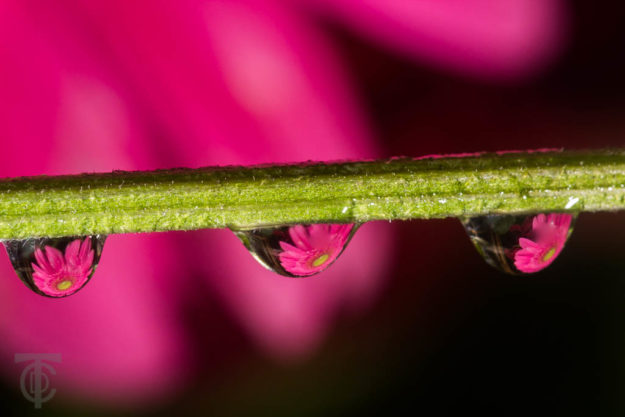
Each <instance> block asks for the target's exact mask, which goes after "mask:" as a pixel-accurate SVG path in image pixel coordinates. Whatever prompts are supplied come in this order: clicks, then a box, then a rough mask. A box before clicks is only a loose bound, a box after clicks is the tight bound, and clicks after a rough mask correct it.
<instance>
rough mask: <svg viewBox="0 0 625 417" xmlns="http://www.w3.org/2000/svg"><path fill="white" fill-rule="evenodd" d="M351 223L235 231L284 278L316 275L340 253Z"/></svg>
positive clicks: (260, 259)
mask: <svg viewBox="0 0 625 417" xmlns="http://www.w3.org/2000/svg"><path fill="white" fill-rule="evenodd" d="M357 228H358V226H357V225H355V224H310V225H301V224H298V225H295V226H280V227H268V228H261V229H254V230H246V231H235V233H236V235H237V236H238V237H239V239H241V242H243V244H244V245H245V247H246V248H247V249H248V250H249V251H250V253H251V254H252V256H254V258H256V260H257V261H258V262H260V263H261V264H262V265H263V266H264V267H266V268H267V269H269V270H272V271H274V272H277V273H278V274H280V275H284V276H287V277H306V276H310V275H315V274H318V273H319V272H321V271H323V270H324V269H326V268H327V267H328V266H330V265H331V264H332V263H333V262H334V261H335V260H336V259H337V258H338V257H339V255H340V254H341V252H343V249H345V247H346V246H347V244H348V243H349V241H350V239H351V238H352V236H353V235H354V233H355V232H356V229H357Z"/></svg>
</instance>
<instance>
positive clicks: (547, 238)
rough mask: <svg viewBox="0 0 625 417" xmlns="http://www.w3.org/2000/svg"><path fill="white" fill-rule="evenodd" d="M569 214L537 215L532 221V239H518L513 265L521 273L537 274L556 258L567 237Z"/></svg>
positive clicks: (570, 218) (569, 224) (570, 217)
mask: <svg viewBox="0 0 625 417" xmlns="http://www.w3.org/2000/svg"><path fill="white" fill-rule="evenodd" d="M571 220H572V216H571V215H570V214H556V213H552V214H547V215H545V214H539V215H538V216H536V217H534V220H533V221H532V234H533V236H534V237H533V239H534V240H530V239H526V238H523V237H522V238H520V239H519V245H520V246H521V249H519V250H518V251H517V252H516V253H515V254H514V265H515V266H516V267H517V269H518V270H519V271H521V272H528V273H531V272H538V271H540V270H542V269H544V268H546V267H547V266H549V265H550V264H551V263H552V262H553V261H554V259H556V258H557V257H558V255H559V254H560V252H561V251H562V248H563V247H564V243H565V242H566V239H567V237H568V233H569V228H570V226H571Z"/></svg>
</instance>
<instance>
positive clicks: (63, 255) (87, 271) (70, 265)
mask: <svg viewBox="0 0 625 417" xmlns="http://www.w3.org/2000/svg"><path fill="white" fill-rule="evenodd" d="M105 240H106V236H104V235H94V236H70V237H62V238H37V239H23V240H7V241H4V242H3V243H4V247H5V248H6V250H7V253H8V254H9V259H10V260H11V263H12V264H13V268H14V269H15V272H16V273H17V276H18V277H19V278H20V279H21V280H22V281H23V282H24V284H26V286H27V287H28V288H30V289H31V290H33V291H34V292H36V293H37V294H40V295H44V296H46V297H55V298H58V297H66V296H68V295H71V294H74V293H75V292H77V291H78V290H80V289H81V288H82V287H84V286H85V284H87V282H88V281H89V280H90V279H91V276H92V275H93V273H94V271H95V269H96V267H97V265H98V262H99V261H100V256H101V255H102V248H103V247H104V241H105Z"/></svg>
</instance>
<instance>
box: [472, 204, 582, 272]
mask: <svg viewBox="0 0 625 417" xmlns="http://www.w3.org/2000/svg"><path fill="white" fill-rule="evenodd" d="M575 219H576V215H574V214H568V213H541V214H531V215H488V216H480V217H472V218H469V219H466V220H463V221H462V223H463V225H464V227H465V229H466V231H467V233H468V234H469V237H470V238H471V241H472V242H473V244H474V245H475V247H476V248H477V251H478V252H479V253H480V255H482V257H483V258H484V259H485V260H486V262H487V263H488V264H489V265H491V266H493V267H495V268H497V269H499V270H501V271H503V272H506V273H508V274H514V275H517V274H531V273H534V272H538V271H541V270H543V269H545V268H546V267H547V266H549V265H550V264H551V263H552V262H553V261H554V260H555V259H556V258H557V257H558V255H559V254H560V252H561V251H562V248H563V247H564V244H565V243H566V240H567V239H568V237H569V236H570V235H571V232H572V231H573V224H574V223H575Z"/></svg>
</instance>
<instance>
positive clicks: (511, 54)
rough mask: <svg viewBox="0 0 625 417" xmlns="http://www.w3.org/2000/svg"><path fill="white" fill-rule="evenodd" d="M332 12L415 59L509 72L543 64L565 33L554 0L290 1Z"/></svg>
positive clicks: (560, 6) (561, 7) (483, 72)
mask: <svg viewBox="0 0 625 417" xmlns="http://www.w3.org/2000/svg"><path fill="white" fill-rule="evenodd" d="M293 1H297V2H303V3H307V4H309V5H310V6H311V7H313V8H319V9H322V10H326V11H331V12H333V13H336V14H338V15H339V16H340V17H341V18H342V19H343V20H345V21H346V22H347V23H349V24H351V25H352V26H353V27H354V28H356V29H357V30H359V31H360V32H361V33H363V34H365V35H367V36H370V37H372V38H373V39H375V40H378V41H379V42H381V43H383V44H384V45H386V46H390V47H393V48H395V49H396V50H398V51H401V52H404V53H406V54H409V55H412V56H414V57H416V58H418V59H421V60H427V61H430V62H431V63H433V64H435V65H437V66H441V67H445V68H450V69H453V70H456V71H458V72H465V73H470V74H475V75H478V76H482V77H484V76H486V77H496V78H509V77H516V76H523V75H527V74H530V73H532V72H534V71H536V70H537V69H539V68H540V67H543V66H544V64H546V63H547V62H548V61H549V60H550V59H551V58H552V56H553V55H554V54H555V53H556V51H558V50H559V49H560V47H561V44H562V43H563V38H564V35H565V32H566V25H567V22H566V20H567V19H566V17H567V16H566V13H565V7H566V6H565V4H564V3H563V2H562V1H561V0H541V1H536V0H498V1H491V0H445V1H440V0H418V1H405V0H293Z"/></svg>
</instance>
